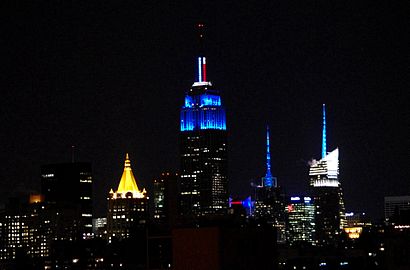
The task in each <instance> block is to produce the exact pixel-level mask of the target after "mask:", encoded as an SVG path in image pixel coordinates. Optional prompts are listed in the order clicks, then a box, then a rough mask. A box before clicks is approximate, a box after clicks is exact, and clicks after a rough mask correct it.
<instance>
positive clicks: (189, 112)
mask: <svg viewBox="0 0 410 270" xmlns="http://www.w3.org/2000/svg"><path fill="white" fill-rule="evenodd" d="M198 29H199V31H200V32H199V37H200V40H201V41H202V38H203V24H199V25H198ZM180 120H181V122H180V128H181V129H180V130H181V133H180V134H181V135H180V154H181V180H180V181H181V184H180V188H181V190H180V207H181V208H180V210H181V214H182V215H183V216H184V217H187V218H190V217H198V216H209V215H214V214H216V213H224V212H226V209H227V207H228V191H227V188H228V168H227V131H226V116H225V108H224V107H223V105H222V99H221V96H220V94H219V91H218V90H216V89H215V88H214V87H213V85H212V83H211V82H210V81H208V80H207V76H206V58H205V57H204V56H203V53H202V51H201V52H200V55H199V57H198V78H197V81H196V82H195V83H194V84H193V85H192V87H191V89H189V90H188V91H187V92H186V93H185V103H184V106H183V107H182V109H181V119H180Z"/></svg>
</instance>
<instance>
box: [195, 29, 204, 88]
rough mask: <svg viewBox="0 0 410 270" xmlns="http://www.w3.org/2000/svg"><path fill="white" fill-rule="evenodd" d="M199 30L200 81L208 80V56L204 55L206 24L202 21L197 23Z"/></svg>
mask: <svg viewBox="0 0 410 270" xmlns="http://www.w3.org/2000/svg"><path fill="white" fill-rule="evenodd" d="M196 27H197V31H198V41H199V55H198V82H206V81H207V80H206V57H205V56H204V38H205V34H204V30H205V24H204V23H202V22H199V23H197V25H196Z"/></svg>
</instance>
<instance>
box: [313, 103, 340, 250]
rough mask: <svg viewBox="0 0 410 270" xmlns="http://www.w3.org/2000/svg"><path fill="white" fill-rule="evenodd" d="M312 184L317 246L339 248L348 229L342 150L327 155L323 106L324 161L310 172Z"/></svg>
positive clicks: (314, 162)
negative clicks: (341, 168)
mask: <svg viewBox="0 0 410 270" xmlns="http://www.w3.org/2000/svg"><path fill="white" fill-rule="evenodd" d="M309 178H310V179H309V184H310V187H311V190H312V194H313V196H314V201H315V206H316V214H315V224H316V229H315V230H316V243H317V244H318V245H320V246H327V245H335V244H337V241H338V238H339V235H340V233H341V232H342V230H343V227H344V226H345V208H344V201H343V193H342V187H341V184H340V181H339V149H338V148H336V149H335V150H333V151H332V152H330V153H327V151H326V111H325V104H323V130H322V159H320V160H318V161H317V160H313V161H312V162H311V164H310V169H309Z"/></svg>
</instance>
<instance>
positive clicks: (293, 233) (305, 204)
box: [287, 196, 315, 244]
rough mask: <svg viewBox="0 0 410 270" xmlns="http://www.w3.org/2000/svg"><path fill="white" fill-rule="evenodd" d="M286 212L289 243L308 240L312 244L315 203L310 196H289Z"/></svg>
mask: <svg viewBox="0 0 410 270" xmlns="http://www.w3.org/2000/svg"><path fill="white" fill-rule="evenodd" d="M287 212H288V229H287V234H288V241H289V243H290V244H295V243H297V242H308V243H311V244H314V233H315V205H314V203H313V201H312V198H310V197H297V196H295V197H291V198H290V203H289V204H288V206H287Z"/></svg>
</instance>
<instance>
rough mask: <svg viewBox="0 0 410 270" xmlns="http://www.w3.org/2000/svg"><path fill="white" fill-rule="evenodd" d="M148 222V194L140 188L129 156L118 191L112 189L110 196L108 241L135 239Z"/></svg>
mask: <svg viewBox="0 0 410 270" xmlns="http://www.w3.org/2000/svg"><path fill="white" fill-rule="evenodd" d="M147 221H148V197H147V192H146V190H145V189H143V190H140V189H139V188H138V186H137V183H136V181H135V177H134V174H133V173H132V169H131V161H130V159H129V157H128V154H127V155H126V158H125V164H124V172H123V174H122V176H121V180H120V183H119V185H118V188H117V191H115V192H114V191H113V190H112V189H111V190H110V192H109V194H108V214H107V236H108V240H109V241H111V240H112V239H113V238H116V239H125V238H129V237H133V234H134V233H136V231H137V230H138V229H141V228H145V226H146V223H147Z"/></svg>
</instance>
